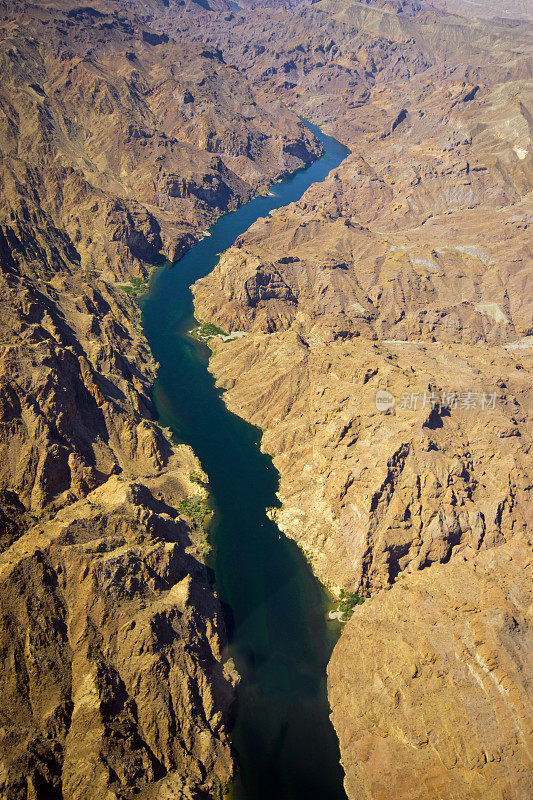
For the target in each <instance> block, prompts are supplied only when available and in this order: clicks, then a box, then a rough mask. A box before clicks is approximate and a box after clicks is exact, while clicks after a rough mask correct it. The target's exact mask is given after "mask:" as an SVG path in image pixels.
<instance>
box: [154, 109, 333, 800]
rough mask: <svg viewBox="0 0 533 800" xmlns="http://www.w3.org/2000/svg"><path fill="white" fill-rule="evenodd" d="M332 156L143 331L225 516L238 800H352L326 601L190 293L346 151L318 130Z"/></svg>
mask: <svg viewBox="0 0 533 800" xmlns="http://www.w3.org/2000/svg"><path fill="white" fill-rule="evenodd" d="M309 127H310V128H311V130H312V131H313V132H314V133H315V134H316V135H317V136H318V137H319V138H320V139H321V141H322V142H323V144H324V148H325V155H324V156H323V157H322V158H321V159H320V160H319V161H317V162H316V163H314V164H313V165H311V166H310V167H308V168H307V169H305V170H300V171H298V172H296V173H294V174H293V175H292V176H290V177H289V178H287V179H286V180H284V181H283V182H282V183H279V184H276V186H275V187H274V192H275V196H274V197H260V198H257V199H255V200H253V201H252V202H250V203H248V204H247V205H246V206H244V207H243V208H241V209H240V210H239V211H237V212H235V213H233V214H230V215H228V216H225V217H223V218H221V219H220V220H219V221H218V222H217V223H216V225H214V226H213V228H211V231H210V232H211V236H210V237H208V238H206V239H204V240H203V241H201V242H200V243H199V244H197V245H196V246H195V247H194V248H193V249H192V250H190V251H189V252H188V253H187V254H186V255H185V256H184V257H183V258H182V259H181V261H180V262H179V263H178V264H177V265H175V266H174V267H173V268H172V269H161V270H159V272H158V273H157V274H156V276H155V277H154V280H153V283H152V287H151V290H150V293H149V295H148V296H147V298H146V301H145V303H144V306H143V322H144V330H145V333H146V336H147V339H148V341H149V344H150V347H151V348H152V351H153V353H154V356H155V358H156V359H157V361H158V362H159V364H160V367H159V373H158V379H157V382H156V384H155V387H154V397H155V402H156V405H157V409H158V413H159V417H160V421H161V423H162V424H164V425H168V426H169V427H171V428H172V430H173V431H174V433H175V434H176V436H177V437H178V438H179V439H180V440H181V441H183V442H186V443H187V444H189V445H190V446H191V447H192V448H193V450H194V452H195V453H196V455H197V456H198V457H199V458H200V460H201V462H202V466H203V468H204V470H205V471H206V473H207V474H208V476H209V482H210V488H211V492H212V496H213V501H214V503H215V504H216V508H217V511H218V514H217V520H218V521H217V525H216V527H215V529H214V531H213V533H212V542H213V545H214V548H215V550H214V559H213V564H212V566H213V568H214V572H215V578H216V589H217V592H218V595H219V597H220V599H221V600H222V601H223V603H225V604H226V605H227V606H228V607H229V608H230V609H231V614H232V620H233V630H232V636H231V647H230V653H229V655H231V656H232V657H233V658H234V660H235V663H236V666H237V669H238V671H239V673H240V674H241V676H242V683H241V686H240V689H239V704H238V712H237V719H236V723H235V727H234V730H233V737H232V738H233V743H234V746H235V749H236V752H237V757H238V763H239V770H240V776H239V778H238V780H237V783H236V786H235V788H234V795H233V796H234V797H235V798H236V800H267V799H268V800H274V798H276V800H312V798H317V800H318V798H320V800H341V798H345V794H344V790H343V786H342V779H343V776H342V770H341V768H340V766H339V749H338V743H337V739H336V736H335V733H334V731H333V728H332V726H331V723H330V720H329V707H328V702H327V696H326V680H325V668H326V664H327V662H328V659H329V656H330V653H331V650H332V647H333V645H334V642H335V639H336V637H337V635H338V628H337V626H336V625H335V624H333V623H327V622H326V620H325V603H326V598H325V596H324V593H323V591H322V589H321V587H320V585H319V584H318V582H317V581H316V580H315V578H314V577H313V574H312V572H311V570H310V568H309V567H308V565H307V563H306V562H305V560H304V559H303V557H302V556H301V554H300V552H299V550H298V549H297V548H296V546H295V545H294V544H293V543H292V542H290V541H289V540H287V539H286V538H285V537H284V536H281V535H280V533H279V531H278V529H277V528H276V526H275V525H274V524H273V523H272V522H271V521H270V520H269V519H268V517H267V516H266V513H265V509H266V508H268V507H270V506H274V505H276V504H277V500H276V488H277V474H276V471H275V469H274V468H273V466H272V462H271V459H270V458H269V457H268V456H266V455H264V454H262V453H261V451H260V448H259V441H260V432H259V431H258V430H257V429H255V428H253V427H251V426H250V425H248V424H247V423H245V422H244V421H243V420H241V419H240V418H238V417H236V416H235V415H233V414H231V413H229V412H228V410H227V409H226V408H225V406H224V403H223V400H222V398H221V396H220V393H219V392H218V391H217V390H216V388H215V386H214V381H213V378H212V376H211V375H210V373H209V372H208V370H207V359H208V351H207V349H206V348H205V347H204V346H203V345H200V344H198V343H196V342H194V341H193V340H191V339H190V338H189V337H188V336H187V331H188V330H189V329H190V328H191V327H192V323H193V305H192V296H191V292H190V289H189V287H190V286H191V284H193V283H194V282H195V281H196V280H197V279H198V278H200V277H202V276H204V275H206V274H208V273H209V272H210V271H211V270H212V269H213V267H214V265H215V264H216V261H217V258H218V256H217V254H218V253H220V252H221V251H223V250H225V249H226V248H227V247H229V246H230V245H231V244H233V242H234V241H235V239H236V238H237V236H238V235H239V234H240V233H242V232H243V231H245V230H246V229H247V228H248V227H249V226H250V225H251V224H252V223H253V222H254V221H255V220H256V219H257V218H258V217H261V216H265V215H266V214H268V212H269V211H271V210H272V209H275V208H279V207H280V206H283V205H286V204H287V203H290V202H292V201H294V200H297V199H298V198H299V197H301V195H302V194H303V192H304V191H305V190H306V189H307V187H308V186H309V185H310V184H311V183H314V182H316V181H320V180H323V179H324V178H325V177H326V175H327V174H328V172H329V171H330V170H331V169H333V168H334V167H336V166H338V164H339V163H340V162H341V161H342V160H343V159H344V157H345V156H346V154H347V150H346V148H345V147H343V146H342V145H341V144H339V143H338V142H337V141H335V140H334V139H331V138H329V137H327V136H324V135H323V134H322V133H321V132H320V131H319V130H318V129H317V128H315V127H314V126H312V125H310V126H309Z"/></svg>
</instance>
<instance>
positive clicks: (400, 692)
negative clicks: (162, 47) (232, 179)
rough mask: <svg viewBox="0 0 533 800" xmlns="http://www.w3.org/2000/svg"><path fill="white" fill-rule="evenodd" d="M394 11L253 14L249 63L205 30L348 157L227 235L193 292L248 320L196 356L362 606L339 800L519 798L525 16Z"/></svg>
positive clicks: (202, 301)
mask: <svg viewBox="0 0 533 800" xmlns="http://www.w3.org/2000/svg"><path fill="white" fill-rule="evenodd" d="M401 6H402V4H400V3H375V2H370V3H367V4H360V3H358V4H348V3H343V2H335V0H332V2H329V1H328V2H319V3H313V4H309V5H308V4H305V3H303V4H301V5H300V6H299V12H298V13H297V14H292V15H290V19H288V18H287V15H286V12H285V11H283V10H282V9H281V8H280V7H276V8H272V7H270V8H269V9H268V11H265V13H264V30H263V33H264V36H263V37H261V36H260V37H259V38H258V40H257V44H256V50H255V51H254V52H248V51H246V50H245V48H242V47H241V46H240V45H239V42H238V41H237V37H236V36H234V35H232V34H231V32H227V33H225V32H217V33H216V34H214V33H213V34H212V36H211V37H210V40H211V41H212V42H217V43H218V44H219V46H221V48H222V50H223V51H224V52H225V54H226V58H229V57H230V55H233V57H234V58H236V59H237V58H241V57H242V58H248V59H249V60H250V63H251V62H252V61H253V62H254V63H255V64H256V65H257V66H256V67H255V68H254V75H255V81H256V83H257V85H261V86H262V87H263V88H264V89H265V90H267V91H275V92H281V93H282V95H283V96H285V97H286V98H287V99H289V98H290V101H291V102H294V103H295V104H296V106H297V108H299V109H300V110H301V111H302V112H303V113H306V114H309V115H310V116H312V118H313V119H315V120H320V121H321V122H322V123H323V124H324V125H325V126H326V130H327V131H328V132H332V133H334V134H335V135H337V136H338V137H339V138H341V139H342V140H343V141H344V142H345V143H347V144H348V145H349V146H350V148H351V151H352V152H351V155H349V156H348V157H347V158H346V160H345V161H344V162H343V163H342V164H341V165H340V167H339V168H338V169H336V170H334V171H333V172H332V173H331V174H330V176H329V177H328V179H327V180H326V181H325V182H324V183H323V184H318V185H315V186H313V187H311V188H310V189H309V190H308V191H307V192H306V194H305V195H304V196H303V198H302V199H301V200H300V201H299V202H298V203H294V204H292V205H291V206H288V207H287V208H286V209H281V210H280V211H278V212H276V213H275V214H274V215H271V217H269V218H268V219H263V220H258V221H257V222H256V223H255V225H253V226H252V228H251V229H250V230H249V231H247V232H246V234H244V235H243V236H241V237H239V239H238V240H237V242H236V243H235V245H234V246H233V247H231V248H230V249H229V250H228V251H227V252H226V253H224V254H223V255H222V257H221V259H220V262H219V264H218V266H217V267H216V269H215V270H214V272H213V273H212V274H211V275H209V276H207V277H206V278H204V279H203V280H201V281H199V282H198V283H197V284H196V287H195V296H196V306H197V310H198V315H199V316H200V317H201V318H202V319H205V320H210V321H213V322H215V323H216V324H218V325H219V326H220V327H221V328H223V329H224V330H227V331H229V332H234V331H241V332H243V333H245V334H246V335H245V336H244V337H242V338H238V339H236V340H234V341H225V342H223V341H220V340H216V341H214V342H213V347H214V354H213V357H212V359H211V361H210V365H211V366H210V368H211V369H212V371H213V373H214V375H215V376H216V378H217V381H218V383H219V385H220V386H221V387H222V388H224V389H225V390H226V392H225V398H226V402H227V403H228V406H229V407H230V408H231V409H232V410H233V411H235V412H236V413H239V414H241V415H243V416H244V417H246V418H247V419H249V420H250V421H252V422H254V423H255V424H257V425H259V426H261V427H262V429H263V431H264V435H263V440H262V441H263V447H264V448H265V450H267V451H268V452H270V453H272V454H273V456H274V463H275V465H276V467H277V468H278V470H279V473H280V488H279V497H280V500H281V503H282V508H281V509H280V510H279V511H278V512H276V519H277V522H278V524H279V525H280V527H281V528H282V530H283V531H284V532H285V533H286V534H287V535H288V536H291V537H293V538H294V539H295V540H296V541H297V542H298V543H299V544H300V546H301V547H302V548H303V549H304V550H305V552H306V553H307V555H308V557H309V559H310V561H311V563H312V565H313V569H314V570H315V572H316V573H317V575H319V577H320V578H321V579H322V580H323V581H324V582H325V583H327V584H328V585H329V586H330V587H332V589H333V590H334V591H337V590H339V589H340V588H343V589H345V590H351V591H356V592H358V593H359V594H361V595H364V596H366V597H372V600H371V601H370V602H368V603H366V602H365V603H364V604H363V605H362V606H360V607H357V608H356V610H355V612H354V615H353V617H352V621H351V622H350V623H348V624H347V626H346V629H345V631H344V633H343V634H342V635H341V638H340V641H339V644H338V645H337V648H336V650H335V653H334V657H333V660H332V663H331V665H330V670H329V676H328V681H329V683H328V685H329V693H330V698H331V703H332V709H333V720H334V724H335V726H336V729H337V730H338V732H339V739H340V743H341V752H342V760H343V765H344V767H345V771H346V788H347V791H348V795H349V797H350V798H354V800H355V798H361V797H365V798H368V800H371V799H372V800H376V799H377V798H386V797H391V796H394V797H397V798H405V799H406V800H407V798H409V800H411V799H412V798H435V800H437V798H444V797H451V798H465V797H467V798H481V797H492V798H495V799H496V798H498V799H500V798H501V799H502V800H503V798H516V800H525V798H527V797H529V794H530V793H531V788H532V785H531V777H530V776H531V762H530V758H531V739H530V737H531V730H532V725H533V723H532V719H533V715H532V711H531V706H530V705H528V704H527V695H528V692H530V688H529V682H530V680H531V676H530V672H529V671H528V670H530V667H529V666H528V663H527V655H526V654H527V653H528V652H529V650H530V648H531V640H530V627H529V626H530V622H529V617H528V614H530V611H529V609H528V602H529V601H528V596H529V587H530V584H531V558H532V555H531V542H530V538H529V537H530V531H531V525H532V518H531V501H532V498H531V478H530V475H531V452H530V449H531V439H532V432H531V424H530V419H529V415H528V407H529V406H530V404H531V341H532V340H531V333H532V330H531V324H532V313H531V291H530V290H529V286H530V284H531V266H532V260H531V249H530V242H529V240H530V228H531V219H532V207H531V181H532V173H531V165H532V163H533V162H532V156H531V152H530V150H531V125H530V121H531V108H532V104H531V94H530V88H529V85H528V83H527V76H528V75H529V74H530V67H529V66H528V59H529V58H530V57H531V38H530V27H529V26H528V25H527V23H521V24H518V23H517V24H514V23H513V25H508V24H507V23H504V22H502V21H496V22H495V21H491V22H488V21H484V22H480V21H475V22H472V21H471V20H469V19H466V18H464V17H450V16H448V15H446V14H445V13H442V12H440V11H439V12H438V13H437V12H436V11H435V9H431V8H428V5H427V4H424V3H406V4H403V6H404V7H403V8H401ZM241 16H242V18H241V19H240V20H239V22H238V26H239V27H240V28H241V29H243V30H246V29H247V26H248V25H249V24H250V16H249V15H248V14H247V13H246V12H245V11H243V12H242V15H241ZM281 19H286V26H287V30H290V31H291V34H290V36H291V38H290V42H289V35H287V39H284V37H283V36H281V37H280V38H278V39H277V40H276V42H275V43H272V41H269V39H268V34H267V30H268V28H269V26H270V25H272V24H274V20H277V21H278V23H279V22H280V20H281ZM204 25H205V20H204ZM256 27H257V29H258V30H259V26H256ZM281 28H282V29H283V30H285V28H284V27H283V26H281ZM304 30H310V31H311V33H310V34H308V35H307V36H304ZM326 34H327V38H326ZM304 39H305V41H304ZM489 41H490V45H489ZM261 48H263V49H261ZM482 53H483V55H481V54H482ZM273 54H274V55H275V60H273V59H272V55H273ZM267 61H268V63H269V64H270V65H271V66H272V65H275V69H269V70H268V71H267V70H266V69H265V70H263V71H262V70H261V67H262V65H263V64H265V65H266V62H267ZM281 72H284V77H283V80H281ZM514 98H517V102H515V100H514ZM391 586H392V588H390V587H391ZM513 620H514V621H513ZM515 622H516V624H515ZM474 642H475V643H474ZM489 652H490V654H491V655H490V658H488V659H487V657H486V656H487V653H489ZM504 676H505V677H504ZM502 681H503V683H502ZM504 684H505V688H503V685H504ZM528 737H529V738H528Z"/></svg>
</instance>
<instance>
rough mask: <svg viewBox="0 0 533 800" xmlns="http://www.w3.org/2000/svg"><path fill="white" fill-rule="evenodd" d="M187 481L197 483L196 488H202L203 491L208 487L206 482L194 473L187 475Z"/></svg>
mask: <svg viewBox="0 0 533 800" xmlns="http://www.w3.org/2000/svg"><path fill="white" fill-rule="evenodd" d="M189 480H190V482H191V483H197V484H198V486H202V487H203V488H204V489H207V488H208V487H209V484H208V483H207V481H204V480H203V479H202V478H201V477H200V475H198V474H197V473H196V472H191V474H190V475H189Z"/></svg>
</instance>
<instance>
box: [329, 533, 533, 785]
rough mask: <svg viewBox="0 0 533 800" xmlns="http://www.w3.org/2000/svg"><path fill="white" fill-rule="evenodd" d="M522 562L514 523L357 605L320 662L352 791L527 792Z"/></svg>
mask: <svg viewBox="0 0 533 800" xmlns="http://www.w3.org/2000/svg"><path fill="white" fill-rule="evenodd" d="M530 571H531V541H530V540H527V539H525V538H524V537H523V536H522V535H517V536H515V537H514V538H513V539H512V541H510V542H508V543H507V544H504V545H502V546H501V547H496V548H492V549H490V550H486V551H484V552H483V553H474V552H472V551H471V550H468V551H466V552H465V553H463V554H461V555H460V556H459V555H458V556H456V557H453V558H452V559H451V561H450V562H449V563H448V564H446V565H445V566H443V565H437V564H435V565H433V566H431V568H430V569H426V570H423V571H422V572H414V573H413V574H411V575H408V576H407V577H406V578H405V579H404V580H401V581H398V582H397V583H396V584H395V585H394V586H393V587H392V588H391V589H390V591H387V592H382V593H380V594H379V595H377V596H376V597H374V598H373V599H372V601H371V602H367V603H365V604H364V605H363V606H361V607H359V608H358V609H357V611H356V613H355V614H354V616H353V617H352V619H351V621H350V622H349V623H348V624H347V625H346V629H345V631H344V633H343V634H342V636H341V639H340V641H339V643H338V644H337V646H336V648H335V650H334V652H333V657H332V660H331V662H330V664H329V668H328V677H329V686H330V702H331V707H332V713H333V722H334V725H335V728H336V730H337V731H338V734H339V739H340V742H341V749H342V761H343V765H344V768H345V771H346V787H347V791H348V795H349V796H350V797H365V798H367V797H372V798H379V800H381V799H383V800H385V798H389V797H390V793H391V787H394V794H395V796H397V797H409V798H413V800H414V798H420V800H426V798H438V797H439V798H440V797H449V798H460V797H468V798H491V800H500V799H503V798H526V797H528V796H529V794H530V791H531V769H532V749H531V745H532V728H531V717H532V707H531V680H532V677H533V675H532V671H531V647H532V644H533V642H532V631H531V581H524V574H525V573H527V572H529V573H530ZM415 775H416V778H417V779H416V781H415V780H414V776H415Z"/></svg>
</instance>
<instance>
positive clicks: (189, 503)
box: [178, 497, 213, 530]
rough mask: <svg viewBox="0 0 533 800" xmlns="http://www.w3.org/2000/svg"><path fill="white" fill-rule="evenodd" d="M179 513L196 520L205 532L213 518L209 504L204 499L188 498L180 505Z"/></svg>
mask: <svg viewBox="0 0 533 800" xmlns="http://www.w3.org/2000/svg"><path fill="white" fill-rule="evenodd" d="M178 511H179V513H180V514H183V516H185V517H189V518H190V519H192V520H194V521H195V522H196V524H197V525H200V527H202V528H203V529H204V530H205V529H206V528H207V527H208V525H209V523H210V522H211V519H212V517H213V512H212V510H211V509H210V508H209V503H208V501H207V500H206V499H205V498H204V497H186V498H185V500H182V501H181V503H180V504H179V505H178Z"/></svg>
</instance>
